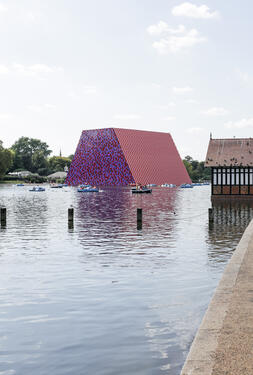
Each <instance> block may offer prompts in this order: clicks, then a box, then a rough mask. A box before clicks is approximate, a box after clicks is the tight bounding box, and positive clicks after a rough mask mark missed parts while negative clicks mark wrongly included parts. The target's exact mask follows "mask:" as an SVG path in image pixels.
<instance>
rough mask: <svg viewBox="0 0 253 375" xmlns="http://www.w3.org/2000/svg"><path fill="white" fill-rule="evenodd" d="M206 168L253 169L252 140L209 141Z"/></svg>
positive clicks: (228, 139)
mask: <svg viewBox="0 0 253 375" xmlns="http://www.w3.org/2000/svg"><path fill="white" fill-rule="evenodd" d="M205 166H206V167H218V166H224V167H235V166H242V167H248V166H252V167H253V138H227V139H210V142H209V146H208V150H207V155H206V161H205Z"/></svg>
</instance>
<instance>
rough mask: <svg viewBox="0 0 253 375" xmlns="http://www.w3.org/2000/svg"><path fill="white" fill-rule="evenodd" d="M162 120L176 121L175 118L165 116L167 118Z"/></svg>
mask: <svg viewBox="0 0 253 375" xmlns="http://www.w3.org/2000/svg"><path fill="white" fill-rule="evenodd" d="M162 120H164V121H174V120H176V117H175V116H167V117H164V118H163V119H162Z"/></svg>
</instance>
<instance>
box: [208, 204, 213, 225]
mask: <svg viewBox="0 0 253 375" xmlns="http://www.w3.org/2000/svg"><path fill="white" fill-rule="evenodd" d="M208 218H209V222H210V223H213V209H212V208H208Z"/></svg>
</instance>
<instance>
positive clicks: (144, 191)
mask: <svg viewBox="0 0 253 375" xmlns="http://www.w3.org/2000/svg"><path fill="white" fill-rule="evenodd" d="M150 193H152V189H148V188H140V189H136V188H133V189H132V194H150Z"/></svg>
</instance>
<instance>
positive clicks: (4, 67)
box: [0, 65, 10, 75]
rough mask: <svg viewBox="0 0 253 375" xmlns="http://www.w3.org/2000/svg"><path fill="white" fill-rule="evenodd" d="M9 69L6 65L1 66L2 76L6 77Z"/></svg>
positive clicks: (0, 72)
mask: <svg viewBox="0 0 253 375" xmlns="http://www.w3.org/2000/svg"><path fill="white" fill-rule="evenodd" d="M9 71H10V70H9V68H8V67H7V66H5V65H0V74H2V75H5V74H8V73H9Z"/></svg>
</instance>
